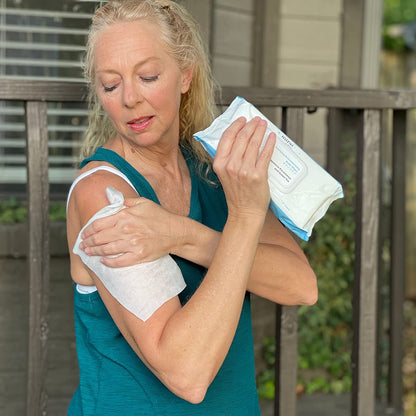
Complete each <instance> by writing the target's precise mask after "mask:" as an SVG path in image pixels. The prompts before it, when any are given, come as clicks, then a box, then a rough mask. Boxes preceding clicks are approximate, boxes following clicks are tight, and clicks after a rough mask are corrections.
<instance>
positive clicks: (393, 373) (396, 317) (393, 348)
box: [388, 110, 407, 412]
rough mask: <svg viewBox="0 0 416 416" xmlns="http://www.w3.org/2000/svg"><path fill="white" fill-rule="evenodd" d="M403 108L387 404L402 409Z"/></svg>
mask: <svg viewBox="0 0 416 416" xmlns="http://www.w3.org/2000/svg"><path fill="white" fill-rule="evenodd" d="M406 120H407V112H406V110H395V111H394V112H393V180H392V198H391V200H392V203H391V206H392V213H391V246H390V247H391V274H390V336H389V338H390V354H389V356H390V362H389V395H388V400H389V405H390V406H391V407H393V408H394V409H395V410H396V411H398V412H401V411H402V409H403V403H402V401H403V378H402V359H403V330H404V317H403V303H404V299H405V259H406V257H405V251H406V250H405V249H406V225H405V224H406V222H405V217H406V209H405V201H406V183H405V182H406V163H405V161H406Z"/></svg>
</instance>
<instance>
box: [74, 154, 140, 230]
mask: <svg viewBox="0 0 416 416" xmlns="http://www.w3.org/2000/svg"><path fill="white" fill-rule="evenodd" d="M98 166H108V165H106V164H97V163H96V162H94V163H91V164H88V165H87V166H86V167H85V168H83V169H82V170H81V171H80V173H79V175H78V177H80V176H81V175H83V174H85V173H87V172H88V171H90V170H92V169H94V168H96V167H98ZM109 186H111V187H113V188H114V189H117V190H118V191H120V192H121V193H122V194H123V195H124V197H125V198H134V197H137V192H136V191H135V190H134V189H133V188H132V187H131V185H130V184H129V183H128V182H126V180H124V179H123V178H122V177H120V176H118V175H117V174H115V173H113V172H111V171H108V170H102V169H99V170H96V171H94V172H92V173H90V174H88V175H86V176H84V177H82V179H80V180H79V182H77V183H76V185H75V186H74V188H73V190H72V193H71V196H70V200H69V202H68V217H69V218H70V217H73V216H75V217H77V218H78V220H79V222H80V224H81V226H83V225H84V224H85V223H86V222H87V221H88V220H89V219H90V218H91V217H92V216H93V215H94V214H95V213H96V212H98V211H99V210H100V209H101V208H103V207H104V206H106V205H108V204H109V202H108V200H107V196H106V192H105V190H106V188H107V187H109Z"/></svg>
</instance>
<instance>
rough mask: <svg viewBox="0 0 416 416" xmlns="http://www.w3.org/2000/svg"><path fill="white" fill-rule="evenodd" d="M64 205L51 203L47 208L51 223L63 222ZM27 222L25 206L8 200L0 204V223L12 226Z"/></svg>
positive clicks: (13, 199) (64, 217)
mask: <svg viewBox="0 0 416 416" xmlns="http://www.w3.org/2000/svg"><path fill="white" fill-rule="evenodd" d="M65 209H66V208H65V205H64V204H63V203H59V202H51V204H50V207H49V215H50V219H51V221H65V219H66V212H65ZM26 220H27V206H26V205H25V204H24V203H22V202H20V201H18V200H16V199H15V198H10V199H9V200H8V201H1V202H0V223H2V224H14V223H19V222H25V221H26Z"/></svg>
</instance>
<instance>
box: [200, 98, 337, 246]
mask: <svg viewBox="0 0 416 416" xmlns="http://www.w3.org/2000/svg"><path fill="white" fill-rule="evenodd" d="M242 116H244V117H245V118H246V119H247V121H249V120H251V119H252V118H254V117H256V116H259V117H261V118H262V119H264V120H266V121H267V123H268V125H267V130H266V134H265V138H264V141H263V145H262V147H263V146H264V143H265V140H266V138H267V137H268V136H269V134H270V133H272V132H273V133H276V136H277V139H276V145H275V149H274V152H273V156H272V159H271V162H270V165H269V171H268V178H269V186H270V196H271V202H270V209H271V210H272V212H273V213H274V214H275V215H276V216H277V218H279V220H280V221H281V222H282V223H283V224H284V225H285V226H286V227H287V228H289V229H290V230H291V231H293V232H294V233H295V234H297V235H298V236H299V237H300V238H302V239H303V240H305V241H307V240H308V239H309V237H310V236H311V233H312V229H313V227H314V225H315V223H316V222H317V221H318V220H319V219H321V218H322V217H323V216H324V215H325V213H326V211H327V209H328V207H329V206H330V205H331V203H332V202H333V201H335V200H336V199H338V198H342V197H343V196H344V194H343V191H342V186H341V184H340V183H339V182H338V181H336V180H335V179H334V178H333V177H332V176H331V175H330V174H329V173H328V172H326V171H325V170H324V169H323V168H322V167H321V166H319V165H318V164H317V163H316V162H315V161H314V160H313V159H312V158H311V157H310V156H309V155H308V154H306V153H305V152H304V151H303V150H302V149H301V148H300V147H299V146H298V145H297V144H296V143H294V142H293V141H292V140H291V139H290V138H289V137H288V136H287V135H286V134H284V133H283V132H282V131H281V130H280V129H279V128H278V127H276V126H275V125H274V124H273V123H272V122H271V121H269V120H268V119H267V118H266V117H265V116H264V115H263V114H262V113H261V112H260V111H259V110H257V108H256V107H254V106H253V105H252V104H250V103H249V102H247V101H246V100H245V99H244V98H241V97H237V98H235V99H234V101H233V102H232V103H231V105H230V106H229V107H228V108H227V110H226V111H225V112H224V113H223V114H221V115H220V116H219V117H217V118H216V119H215V120H214V121H213V122H212V124H211V125H210V126H209V127H208V128H206V129H205V130H202V131H199V132H197V133H195V134H194V138H195V139H196V140H198V141H200V142H201V143H202V145H203V146H204V148H205V150H206V151H207V152H208V153H209V154H210V155H211V156H212V157H214V156H215V152H216V150H217V146H218V143H219V141H220V139H221V137H222V134H223V133H224V131H225V129H226V128H227V127H228V126H229V125H230V124H231V123H232V122H233V121H235V120H236V119H237V118H239V117H242Z"/></svg>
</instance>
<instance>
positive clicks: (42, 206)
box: [26, 102, 49, 416]
mask: <svg viewBox="0 0 416 416" xmlns="http://www.w3.org/2000/svg"><path fill="white" fill-rule="evenodd" d="M26 126H27V169H28V170H27V172H28V173H27V176H28V177H27V183H28V208H29V209H28V216H29V257H28V260H29V279H30V282H29V345H28V376H27V402H26V406H27V407H26V412H27V415H28V416H29V415H30V416H41V415H44V414H46V407H47V394H46V389H45V385H46V369H47V360H46V358H47V340H48V332H49V327H48V321H47V312H48V304H49V183H48V130H47V114H46V103H44V102H27V103H26Z"/></svg>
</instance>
